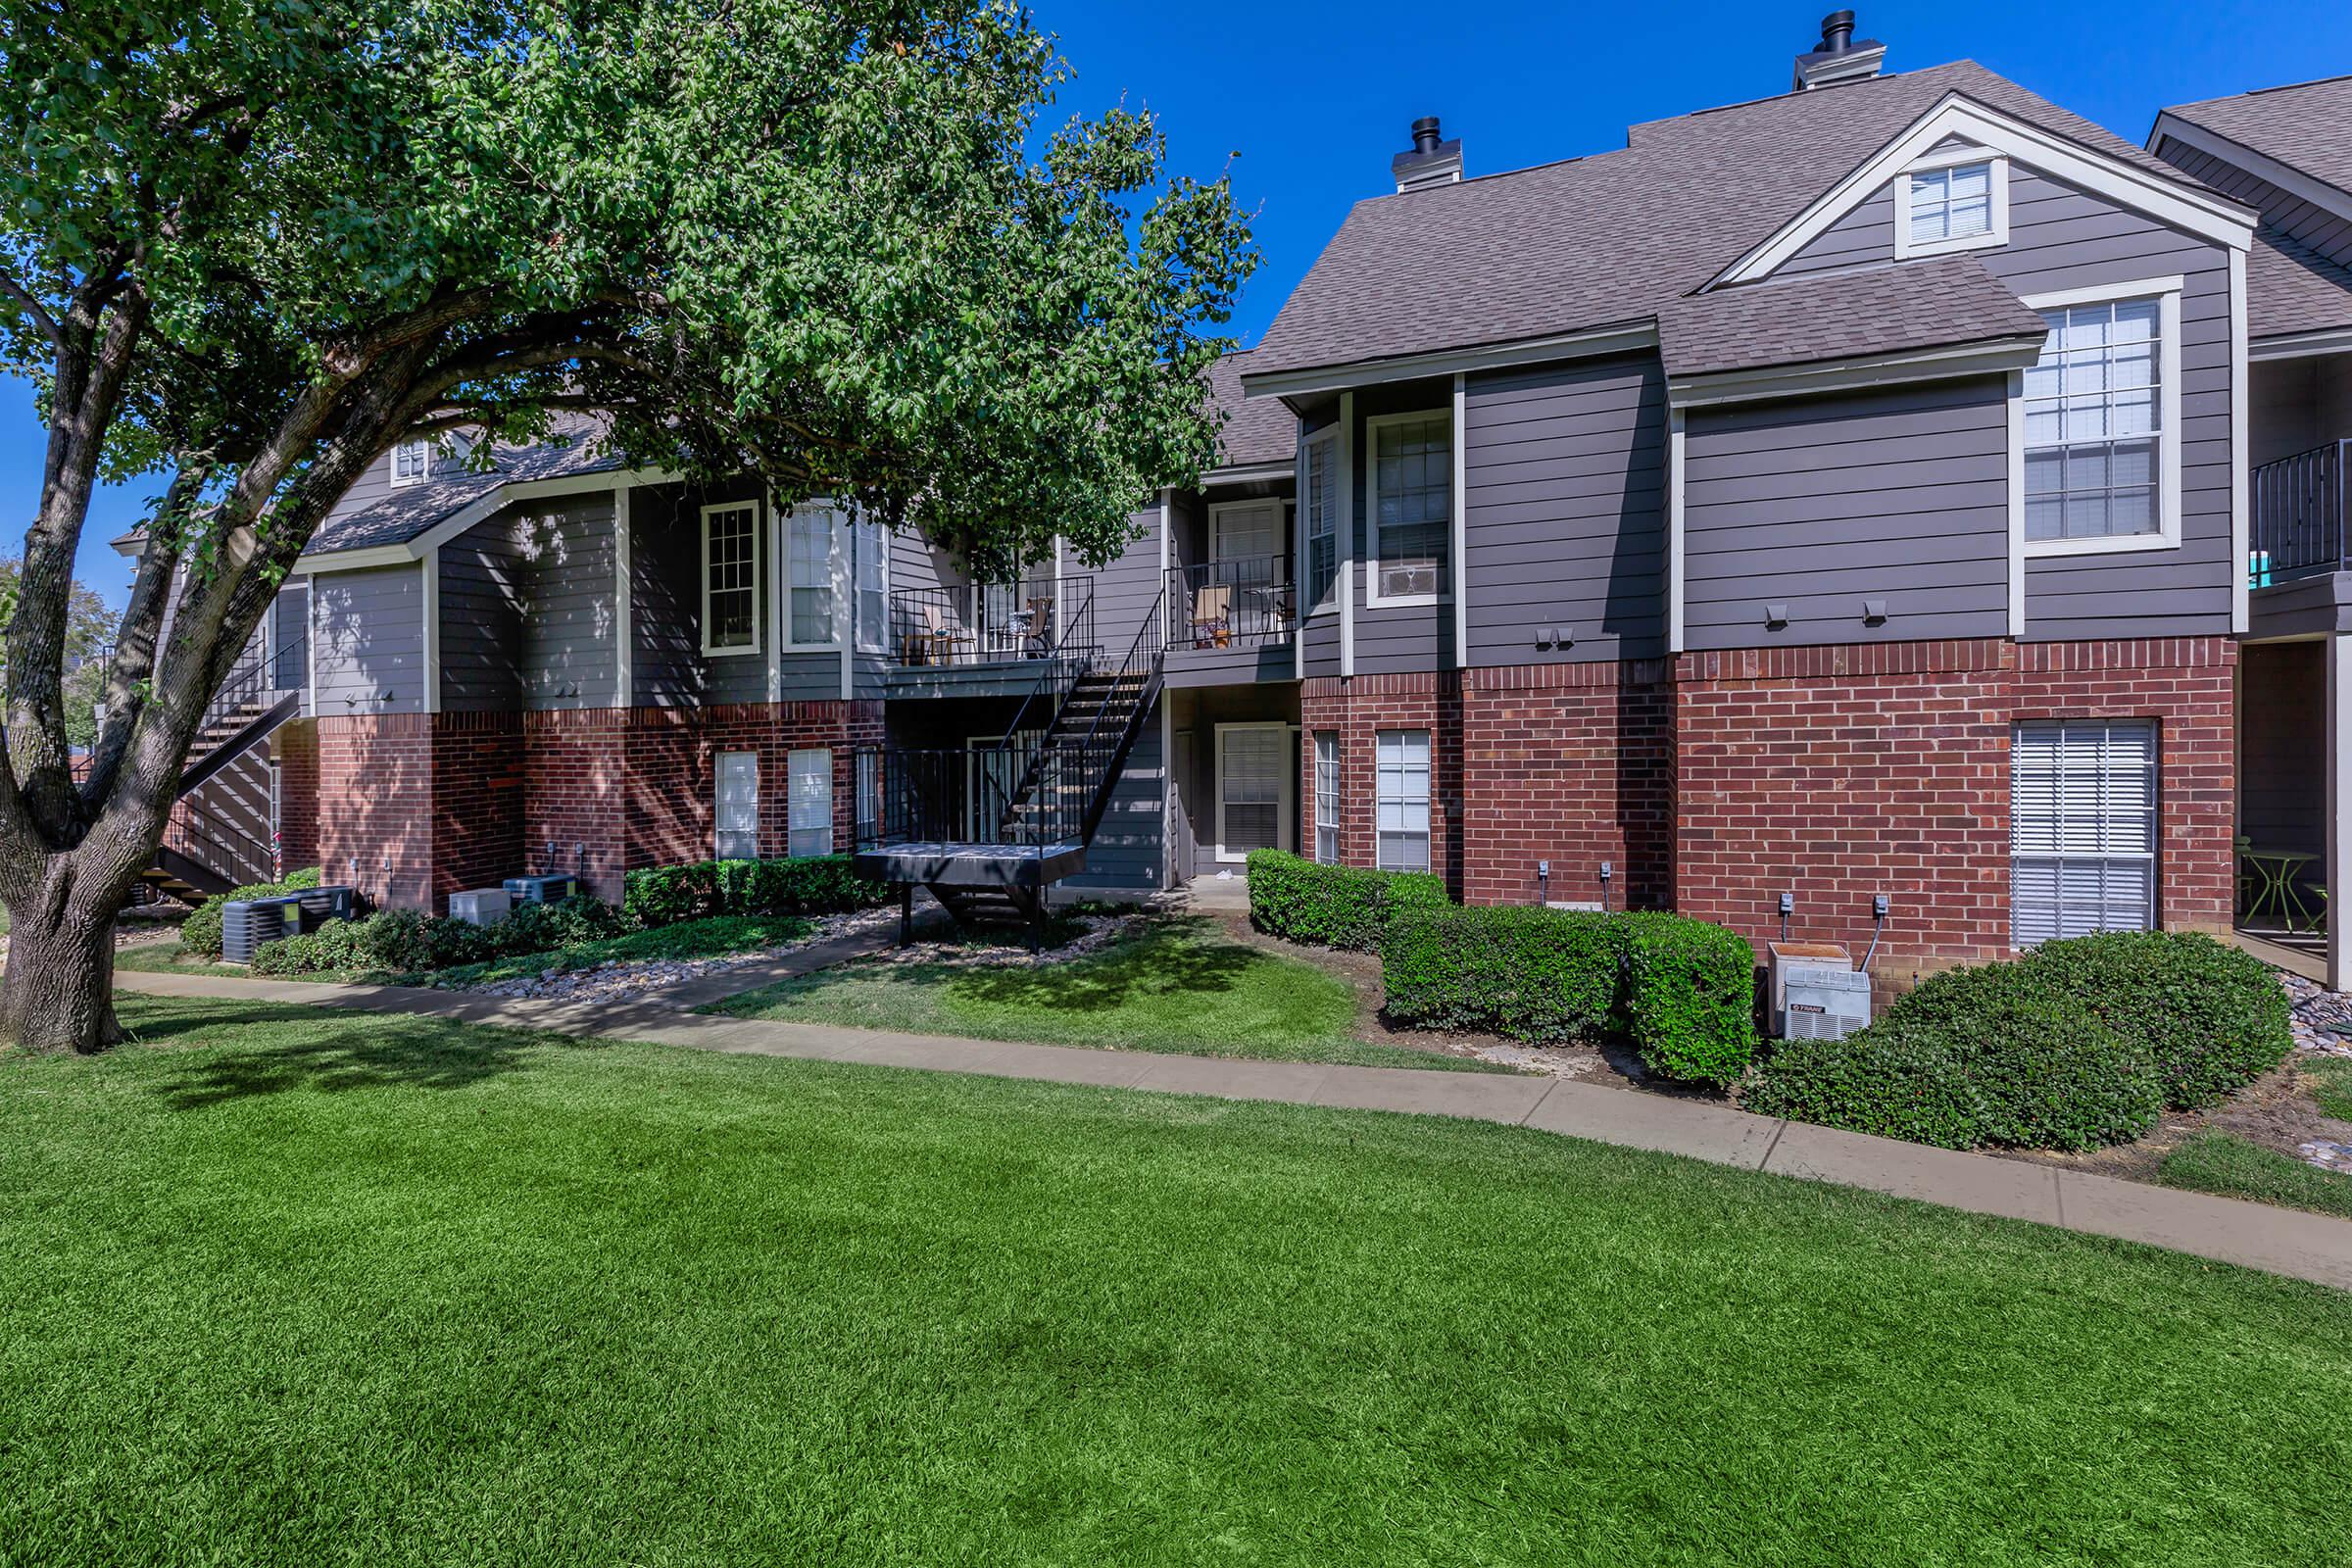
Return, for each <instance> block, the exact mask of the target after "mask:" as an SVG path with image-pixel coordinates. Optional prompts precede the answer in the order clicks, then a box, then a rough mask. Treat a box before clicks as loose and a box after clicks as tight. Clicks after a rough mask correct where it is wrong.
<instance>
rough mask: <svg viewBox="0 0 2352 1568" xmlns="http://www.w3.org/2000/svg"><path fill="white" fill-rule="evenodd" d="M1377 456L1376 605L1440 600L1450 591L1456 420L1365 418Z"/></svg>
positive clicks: (1373, 459)
mask: <svg viewBox="0 0 2352 1568" xmlns="http://www.w3.org/2000/svg"><path fill="white" fill-rule="evenodd" d="M1364 429H1365V433H1366V435H1367V436H1368V438H1369V442H1370V446H1371V455H1370V460H1369V463H1368V465H1367V466H1368V467H1369V469H1370V471H1371V477H1372V485H1371V496H1370V500H1369V515H1370V516H1371V519H1372V591H1371V593H1370V595H1369V596H1368V599H1367V602H1368V603H1370V604H1375V605H1378V604H1383V603H1394V602H1397V601H1399V600H1401V601H1405V602H1408V603H1409V602H1414V601H1426V600H1434V599H1436V598H1437V597H1438V596H1439V595H1441V594H1443V593H1445V592H1446V554H1447V552H1448V550H1449V548H1450V546H1451V543H1452V535H1453V418H1452V417H1451V416H1450V415H1446V414H1392V415H1385V416H1383V417H1380V418H1377V419H1370V420H1367V421H1365V425H1364Z"/></svg>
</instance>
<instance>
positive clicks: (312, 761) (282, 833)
mask: <svg viewBox="0 0 2352 1568" xmlns="http://www.w3.org/2000/svg"><path fill="white" fill-rule="evenodd" d="M270 759H271V760H273V761H275V762H276V763H277V849H278V859H279V860H280V862H281V863H283V865H284V866H285V868H286V869H287V870H289V871H297V870H300V869H301V868H302V867H304V866H306V865H317V864H318V863H319V725H318V723H317V722H316V721H315V720H312V719H307V718H305V719H296V720H295V721H294V722H292V723H290V724H282V725H280V726H279V727H278V729H277V731H276V733H274V734H273V735H271V736H270Z"/></svg>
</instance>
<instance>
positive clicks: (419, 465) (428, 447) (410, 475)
mask: <svg viewBox="0 0 2352 1568" xmlns="http://www.w3.org/2000/svg"><path fill="white" fill-rule="evenodd" d="M432 471H433V444H432V442H430V441H422V440H420V441H403V442H402V443H400V445H398V446H396V447H394V448H393V449H392V482H393V483H394V484H415V483H417V481H418V480H419V479H424V478H427V477H429V476H430V475H431V474H432Z"/></svg>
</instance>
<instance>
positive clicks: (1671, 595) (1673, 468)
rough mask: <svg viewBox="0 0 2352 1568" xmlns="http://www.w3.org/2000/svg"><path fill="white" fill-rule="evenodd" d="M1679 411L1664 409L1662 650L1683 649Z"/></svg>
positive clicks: (1681, 425) (1682, 451) (1682, 457)
mask: <svg viewBox="0 0 2352 1568" xmlns="http://www.w3.org/2000/svg"><path fill="white" fill-rule="evenodd" d="M1686 448H1687V440H1686V437H1685V434H1684V417H1683V411H1682V410H1681V409H1680V408H1678V407H1675V406H1673V405H1671V404H1670V405H1668V407H1667V410H1666V652H1667V653H1669V654H1680V653H1682V652H1683V651H1684V649H1683V563H1684V544H1683V529H1684V500H1683V498H1684V494H1685V491H1684V463H1685V454H1686Z"/></svg>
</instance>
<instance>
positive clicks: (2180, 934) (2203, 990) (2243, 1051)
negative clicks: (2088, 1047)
mask: <svg viewBox="0 0 2352 1568" xmlns="http://www.w3.org/2000/svg"><path fill="white" fill-rule="evenodd" d="M2020 967H2021V968H2022V969H2024V970H2025V971H2027V972H2028V973H2030V974H2033V975H2034V976H2035V977H2036V980H2037V981H2038V983H2040V984H2042V985H2044V986H2046V987H2050V988H2053V989H2055V990H2056V991H2058V992H2060V993H2061V994H2063V995H2065V996H2067V997H2069V998H2071V999H2072V1000H2073V1001H2074V1002H2076V1003H2078V1004H2080V1005H2082V1006H2084V1007H2087V1008H2089V1009H2090V1010H2091V1011H2092V1012H2095V1013H2096V1014H2098V1016H2099V1017H2100V1018H2102V1019H2104V1020H2105V1021H2106V1023H2107V1025H2108V1027H2110V1028H2112V1029H2114V1030H2115V1031H2116V1032H2117V1033H2119V1034H2121V1035H2123V1036H2125V1037H2126V1038H2127V1039H2129V1040H2131V1041H2133V1042H2134V1043H2135V1044H2136V1045H2137V1046H2138V1047H2139V1049H2140V1052H2141V1054H2144V1055H2145V1056H2146V1057H2147V1058H2148V1060H2149V1061H2150V1062H2152V1063H2153V1064H2154V1065H2155V1068H2156V1075H2157V1078H2158V1080H2159V1082H2160V1083H2161V1084H2162V1086H2163V1089H2164V1103H2166V1104H2167V1105H2169V1106H2171V1107H2173V1108H2174V1109H2176V1110H2189V1109H2194V1108H2195V1107H2197V1106H2199V1105H2210V1104H2212V1103H2214V1102H2216V1101H2218V1100H2220V1099H2222V1098H2223V1097H2224V1096H2225V1095H2228V1094H2229V1092H2230V1091H2232V1090H2235V1089H2241V1088H2243V1087H2244V1086H2245V1085H2246V1084H2248V1083H2250V1082H2252V1081H2253V1080H2254V1079H2256V1078H2259V1077H2260V1076H2262V1075H2263V1074H2264V1073H2266V1072H2269V1071H2270V1070H2271V1069H2272V1068H2274V1067H2276V1066H2278V1064H2279V1063H2280V1062H2282V1061H2284V1060H2285V1059H2286V1055H2287V1053H2288V1052H2289V1051H2292V1050H2293V1049H2294V1043H2295V1042H2294V1035H2293V1032H2292V1031H2291V1029H2290V1028H2289V1026H2288V1022H2287V1017H2288V1011H2289V1008H2288V1004H2287V999H2286V991H2285V989H2284V988H2283V987H2281V986H2280V985H2279V984H2278V977H2277V976H2276V975H2274V974H2272V973H2271V971H2270V967H2269V965H2267V964H2265V963H2264V962H2263V961H2262V960H2261V959H2259V958H2257V957H2255V956H2253V955H2252V954H2250V953H2245V952H2241V951H2240V950H2238V949H2236V948H2232V947H2229V946H2227V945H2225V944H2223V943H2220V942H2216V941H2215V940H2214V939H2213V938H2211V937H2209V936H2203V935H2200V934H2198V933H2195V932H2186V931H2113V932H2108V933H2105V934H2103V935H2100V936H2089V937H2074V938H2070V939H2068V940H2067V941H2064V942H2047V943H2044V944H2042V946H2040V947H2038V948H2036V949H2034V952H2033V953H2032V954H2031V955H2029V956H2027V957H2026V958H2025V959H2024V960H2022V962H2021V964H2020Z"/></svg>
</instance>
